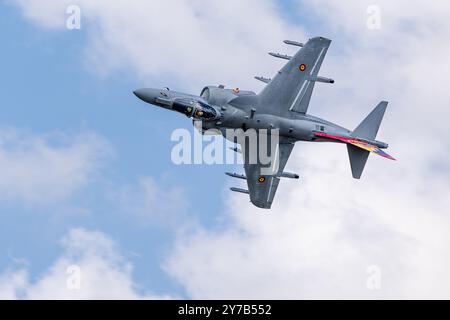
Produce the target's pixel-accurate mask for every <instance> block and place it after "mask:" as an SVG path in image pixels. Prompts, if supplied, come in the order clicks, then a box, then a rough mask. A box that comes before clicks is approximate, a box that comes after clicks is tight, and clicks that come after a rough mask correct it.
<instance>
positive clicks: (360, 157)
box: [347, 144, 370, 179]
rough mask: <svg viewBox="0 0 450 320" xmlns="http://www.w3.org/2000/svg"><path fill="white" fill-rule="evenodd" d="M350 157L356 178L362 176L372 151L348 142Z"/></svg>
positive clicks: (353, 174)
mask: <svg viewBox="0 0 450 320" xmlns="http://www.w3.org/2000/svg"><path fill="white" fill-rule="evenodd" d="M347 151H348V157H349V159H350V167H351V168H352V176H353V178H355V179H359V178H361V174H362V172H363V170H364V166H365V165H366V162H367V158H369V154H370V152H369V151H367V150H363V149H360V148H358V147H356V146H354V145H351V144H347Z"/></svg>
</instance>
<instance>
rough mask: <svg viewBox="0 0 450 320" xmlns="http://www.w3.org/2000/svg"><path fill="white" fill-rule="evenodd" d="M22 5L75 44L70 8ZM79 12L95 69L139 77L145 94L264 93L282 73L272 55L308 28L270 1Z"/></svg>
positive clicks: (98, 5)
mask: <svg viewBox="0 0 450 320" xmlns="http://www.w3.org/2000/svg"><path fill="white" fill-rule="evenodd" d="M16 2H17V4H18V5H19V6H20V8H21V9H22V12H23V14H24V16H25V17H27V18H29V20H30V21H32V22H34V23H37V24H38V25H41V26H45V27H51V28H54V29H55V30H60V31H61V32H68V36H69V35H70V33H69V32H72V31H67V30H65V29H64V28H65V18H64V13H65V10H66V8H67V6H68V5H69V4H72V2H71V1H60V0H44V1H40V2H39V6H38V5H36V3H35V2H34V1H32V0H18V1H16ZM77 5H79V6H80V8H81V12H82V29H83V30H84V31H86V32H87V34H88V35H89V39H90V40H89V45H88V47H87V51H86V54H85V57H86V60H87V61H88V63H89V68H90V69H92V67H94V69H96V70H98V71H100V72H102V73H108V72H111V70H117V69H119V70H129V71H133V72H134V73H135V74H138V75H140V76H142V77H143V78H144V79H148V80H147V81H143V84H142V86H152V85H153V86H161V87H162V86H164V85H165V84H177V83H178V84H179V83H182V84H183V88H184V89H185V88H188V89H190V90H193V91H197V92H198V93H199V92H200V90H201V87H202V86H203V85H205V84H216V85H217V84H219V83H224V84H226V85H229V86H247V87H248V86H249V85H250V86H254V87H258V86H257V85H258V82H257V81H256V80H254V79H253V76H254V75H260V73H261V72H262V73H263V74H264V71H270V70H274V69H275V68H276V66H280V61H275V60H274V59H271V58H270V57H269V56H267V54H266V52H267V51H269V50H272V49H273V50H276V49H277V48H279V47H282V48H285V46H284V45H283V46H282V44H281V40H283V39H284V38H285V37H287V38H293V39H303V38H305V33H304V32H303V30H302V29H301V28H299V27H293V26H292V25H288V24H287V23H285V22H284V21H283V20H282V19H280V17H279V15H278V14H277V13H276V11H277V10H278V8H277V5H276V4H275V3H274V2H273V1H269V0H248V1H239V0H231V1H227V2H226V3H225V2H220V1H199V0H195V1H191V0H167V1H145V0H131V1H130V0H118V1H106V0H98V1H87V0H81V1H77ZM280 11H281V9H280ZM271 72H272V71H271ZM156 79H158V80H156Z"/></svg>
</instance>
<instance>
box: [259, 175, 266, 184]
mask: <svg viewBox="0 0 450 320" xmlns="http://www.w3.org/2000/svg"><path fill="white" fill-rule="evenodd" d="M265 181H266V177H263V176H261V177H259V178H258V182H259V183H264V182H265Z"/></svg>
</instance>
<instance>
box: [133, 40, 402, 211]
mask: <svg viewBox="0 0 450 320" xmlns="http://www.w3.org/2000/svg"><path fill="white" fill-rule="evenodd" d="M284 42H285V43H286V44H288V45H292V46H296V47H300V49H299V50H298V51H297V53H296V54H295V55H294V56H288V55H284V54H279V53H270V55H272V56H273V57H276V58H280V59H284V60H288V61H287V63H286V64H285V65H284V66H283V68H282V69H281V70H280V71H278V73H277V74H276V75H275V77H273V79H269V78H265V77H255V78H256V79H257V80H260V81H262V82H264V83H266V86H265V87H264V89H263V90H262V91H261V92H260V93H259V94H256V93H254V92H251V91H244V90H240V89H238V88H234V89H227V88H225V87H224V86H223V85H220V86H207V87H205V88H204V89H203V90H202V91H201V93H200V95H199V96H197V95H191V94H185V93H180V92H175V91H171V90H169V89H168V88H165V89H149V88H145V89H139V90H136V91H134V94H135V95H136V96H137V97H138V98H140V99H141V100H143V101H145V102H147V103H150V104H152V105H156V106H158V107H162V108H165V109H169V110H172V111H176V112H179V113H182V114H184V115H186V116H187V117H189V118H192V119H193V120H198V121H202V128H200V130H202V132H204V131H205V130H209V129H216V130H217V131H218V132H219V133H221V134H223V135H224V137H225V138H227V139H229V138H228V137H227V136H226V135H225V132H226V130H228V129H236V130H241V131H242V132H244V133H245V132H247V131H248V130H256V131H257V132H262V131H265V132H271V130H272V131H273V130H276V132H277V137H278V139H277V140H276V141H275V142H273V140H270V139H269V141H272V142H269V143H268V144H271V147H270V150H275V156H276V158H277V159H276V160H277V161H276V165H274V162H275V161H273V162H272V163H270V164H269V166H272V167H273V168H275V170H273V171H270V170H263V169H267V168H266V167H267V163H263V162H262V161H261V157H260V152H259V151H260V150H258V149H259V148H260V147H259V145H260V144H259V143H257V146H256V150H255V148H253V149H252V148H250V147H249V146H248V145H246V144H247V143H248V142H247V140H245V139H244V140H240V142H239V141H238V140H236V139H235V138H233V141H234V142H236V143H238V144H240V148H238V147H235V148H233V149H234V150H235V151H236V152H239V153H242V157H243V160H244V161H243V164H244V170H245V174H237V173H231V172H227V173H226V174H227V175H229V176H231V177H234V178H238V179H245V180H246V181H247V186H248V189H242V188H231V190H232V191H235V192H240V193H245V194H249V196H250V201H251V202H252V203H253V204H254V205H255V206H257V207H259V208H265V209H270V208H271V206H272V203H273V200H274V197H275V193H276V191H277V188H278V184H279V181H280V179H281V178H292V179H298V178H299V175H297V174H295V173H290V172H285V171H284V168H285V166H286V163H287V161H288V158H289V156H290V154H291V152H292V149H293V147H294V144H295V142H297V141H309V142H336V143H342V144H346V146H347V150H348V155H349V159H350V167H351V172H352V175H353V178H355V179H359V178H360V177H361V174H362V172H363V170H364V166H365V164H366V161H367V159H368V157H369V154H370V153H371V152H373V153H375V154H377V155H379V156H382V157H384V158H387V159H391V160H395V159H394V158H393V157H391V156H390V155H388V154H387V153H386V152H384V151H383V149H386V148H387V147H388V145H387V144H386V143H384V142H381V141H377V140H375V138H376V135H377V132H378V128H379V126H380V123H381V121H382V118H383V116H384V113H385V111H386V107H387V104H388V103H387V102H386V101H381V102H380V103H379V104H378V105H377V106H376V107H375V109H373V111H372V112H371V113H370V114H369V115H368V116H367V117H366V118H365V119H364V120H363V121H362V122H361V123H360V124H359V125H358V126H357V127H356V129H354V130H348V129H346V128H343V127H341V126H338V125H337V124H334V123H332V122H330V121H327V120H324V119H321V118H318V117H315V116H312V115H310V114H308V113H307V111H308V106H309V102H310V99H311V95H312V92H313V89H314V86H315V84H316V83H317V82H322V83H334V80H333V79H329V78H326V77H321V76H319V75H318V73H319V69H320V67H321V65H322V62H323V60H324V58H325V55H326V53H327V51H328V48H329V46H330V43H331V40H329V39H326V38H323V37H315V38H312V39H309V40H308V41H307V42H306V43H305V44H303V43H299V42H296V41H291V40H285V41H284ZM268 135H269V136H270V135H271V134H270V133H269V134H268ZM272 136H273V135H272ZM258 137H259V135H258ZM229 140H230V139H229ZM266 150H269V149H266ZM255 154H256V156H255ZM252 159H253V160H252ZM251 160H252V161H251Z"/></svg>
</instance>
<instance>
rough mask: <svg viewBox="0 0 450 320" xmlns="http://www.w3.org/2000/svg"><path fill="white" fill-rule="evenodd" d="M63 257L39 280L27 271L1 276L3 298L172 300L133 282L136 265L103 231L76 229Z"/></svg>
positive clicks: (66, 242) (67, 240) (68, 238)
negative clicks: (127, 259)
mask: <svg viewBox="0 0 450 320" xmlns="http://www.w3.org/2000/svg"><path fill="white" fill-rule="evenodd" d="M61 245H62V247H63V249H64V252H63V254H62V255H61V256H60V257H59V258H58V259H57V260H56V261H55V262H54V263H53V265H52V266H51V267H50V268H49V269H48V270H47V271H46V272H45V273H44V274H42V275H41V276H40V277H39V278H38V279H37V280H35V281H32V280H30V279H29V276H28V272H27V271H26V270H25V269H19V270H12V271H8V272H5V273H3V274H1V275H0V299H168V298H169V296H156V295H152V294H150V293H146V292H145V290H143V289H142V288H140V287H139V286H138V285H136V284H135V283H134V282H133V280H132V270H133V268H132V265H131V264H130V263H128V262H127V261H126V260H125V259H124V258H123V257H122V255H121V254H120V251H119V249H118V247H117V245H116V244H115V242H114V241H113V240H112V239H111V238H109V237H108V236H107V235H105V234H104V233H102V232H99V231H90V230H86V229H82V228H78V229H72V230H70V231H69V232H68V234H67V235H66V237H64V239H63V240H62V242H61Z"/></svg>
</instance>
